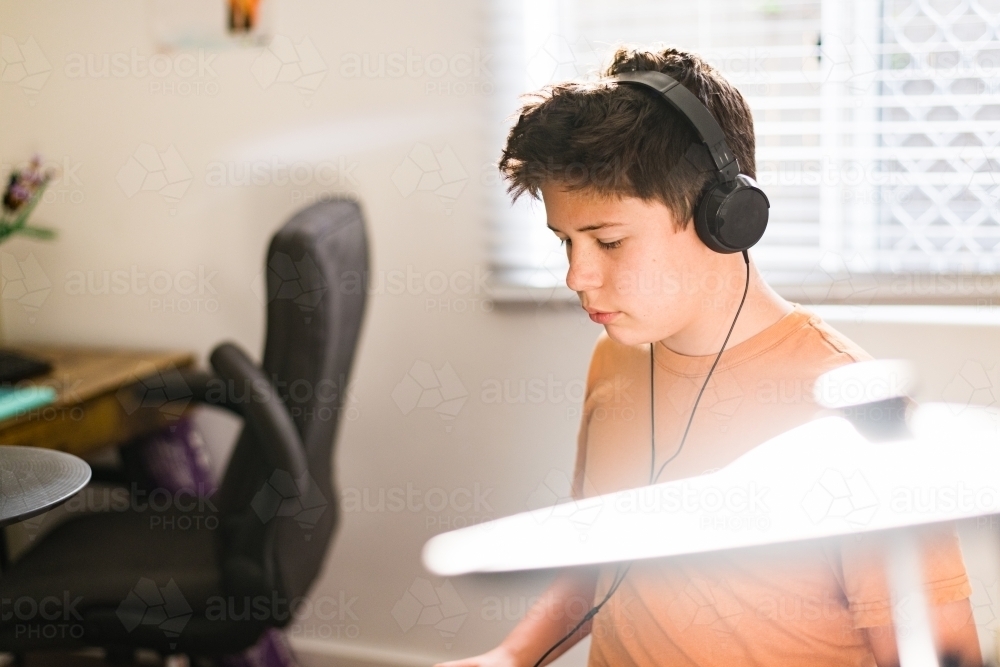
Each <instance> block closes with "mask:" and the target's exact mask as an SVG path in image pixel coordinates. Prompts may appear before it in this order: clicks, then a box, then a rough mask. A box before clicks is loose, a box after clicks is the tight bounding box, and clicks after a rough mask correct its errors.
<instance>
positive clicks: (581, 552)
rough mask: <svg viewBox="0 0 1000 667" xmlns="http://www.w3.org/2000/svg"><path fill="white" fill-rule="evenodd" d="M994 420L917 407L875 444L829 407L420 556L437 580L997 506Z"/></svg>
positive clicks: (882, 525)
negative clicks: (694, 473) (753, 440)
mask: <svg viewBox="0 0 1000 667" xmlns="http://www.w3.org/2000/svg"><path fill="white" fill-rule="evenodd" d="M997 416H998V413H997V412H996V411H990V410H984V409H980V408H973V407H968V406H951V405H948V404H924V405H922V406H920V407H919V408H918V409H917V410H916V411H915V412H914V414H913V415H912V416H911V418H910V420H909V427H910V429H911V430H912V431H913V437H907V438H905V439H897V440H893V441H889V442H877V443H873V442H871V441H869V440H867V439H866V438H865V437H863V436H862V435H861V434H860V433H859V432H858V431H857V430H856V429H855V428H854V426H853V425H852V424H851V423H850V422H849V421H848V420H847V419H845V418H842V417H825V418H822V419H818V420H816V421H812V422H808V423H806V424H803V425H802V426H799V427H797V428H795V429H792V430H791V431H788V432H787V433H783V434H782V435H780V436H778V437H776V438H773V439H771V440H769V441H767V442H765V443H763V444H761V445H759V446H758V447H755V448H754V449H753V450H751V451H750V452H748V453H747V454H745V455H743V456H742V457H740V458H739V459H737V460H736V461H734V462H733V463H731V464H730V465H728V466H726V467H725V468H723V469H721V470H719V471H717V472H714V473H711V474H708V475H702V476H698V477H691V478H687V479H682V480H676V481H672V482H666V483H663V484H657V485H654V486H647V487H640V488H637V489H631V490H626V491H621V492H618V493H612V494H607V495H604V496H597V497H594V498H589V499H585V500H581V501H576V502H569V503H564V504H561V505H556V506H554V507H550V508H544V509H539V510H535V511H532V512H525V513H522V514H516V515H513V516H509V517H506V518H502V519H498V520H496V521H490V522H488V523H482V524H478V525H476V526H471V527H468V528H463V529H460V530H455V531H452V532H449V533H444V534H441V535H438V536H436V537H434V538H432V539H431V540H429V541H428V542H427V544H426V545H425V546H424V552H423V558H424V564H425V565H426V566H427V568H428V569H429V570H431V571H432V572H434V573H436V574H438V575H442V576H450V575H456V574H463V573H469V572H501V571H510V570H529V569H540V568H552V567H563V566H572V565H587V564H596V563H607V562H615V561H629V560H636V559H643V558H654V557H661V556H672V555H681V554H691V553H703V552H708V551H717V550H723V549H734V548H740V547H749V546H759V545H765V544H777V543H784V542H792V541H798V540H807V539H814V538H822V537H830V536H836V535H847V534H851V533H863V532H870V531H876V530H884V529H889V528H900V527H906V526H915V525H920V524H928V523H937V522H941V521H951V520H956V519H964V518H969V517H976V516H984V515H990V514H1000V435H998V425H1000V420H998V418H997Z"/></svg>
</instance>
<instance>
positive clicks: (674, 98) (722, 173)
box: [608, 70, 740, 182]
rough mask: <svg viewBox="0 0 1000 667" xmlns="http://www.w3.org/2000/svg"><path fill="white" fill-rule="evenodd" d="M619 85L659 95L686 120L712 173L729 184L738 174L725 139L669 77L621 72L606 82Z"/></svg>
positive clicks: (705, 109)
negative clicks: (705, 150)
mask: <svg viewBox="0 0 1000 667" xmlns="http://www.w3.org/2000/svg"><path fill="white" fill-rule="evenodd" d="M608 80H609V81H616V82H618V83H634V84H639V85H642V86H646V87H648V88H652V89H653V90H655V91H656V92H658V93H660V94H661V95H662V96H663V98H664V99H665V100H667V102H669V103H670V106H672V107H674V108H675V109H676V110H677V111H679V112H680V113H681V115H682V116H684V117H685V118H687V119H688V121H689V122H690V123H691V125H692V126H693V127H694V130H695V132H696V133H697V134H698V138H699V139H701V142H702V143H703V144H705V147H706V148H708V154H709V155H710V156H711V157H712V162H713V163H714V164H715V170H716V171H717V172H719V177H720V179H721V180H723V181H726V182H728V181H732V180H733V179H734V178H736V176H737V174H739V173H740V165H739V162H738V161H737V159H736V156H735V155H733V151H732V150H731V149H730V148H729V144H728V143H727V142H726V135H725V133H724V132H723V131H722V128H721V127H720V126H719V122H718V121H717V120H715V117H714V116H713V115H712V112H710V111H709V110H708V107H706V106H705V105H704V104H703V103H702V101H701V100H699V99H698V98H697V97H696V96H695V95H694V93H692V92H691V91H690V90H688V89H687V88H685V87H684V86H682V85H681V84H680V82H679V81H677V79H675V78H673V77H672V76H670V75H669V74H664V73H663V72H657V71H652V70H644V71H641V72H622V73H620V74H617V75H615V76H612V77H610V78H609V79H608Z"/></svg>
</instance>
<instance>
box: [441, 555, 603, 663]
mask: <svg viewBox="0 0 1000 667" xmlns="http://www.w3.org/2000/svg"><path fill="white" fill-rule="evenodd" d="M596 586H597V571H596V570H594V569H587V570H574V571H571V572H564V573H562V574H560V575H559V576H558V577H557V578H556V580H555V581H553V582H552V584H551V585H550V586H549V587H548V588H547V589H546V590H545V592H544V593H543V594H542V596H541V598H540V599H539V600H538V602H536V603H535V604H534V605H533V606H532V607H531V609H529V610H528V613H527V615H526V616H525V617H524V618H523V619H521V621H520V623H518V624H517V626H516V627H515V628H514V629H513V630H511V632H510V634H509V635H507V638H506V639H504V640H503V641H502V642H501V643H500V645H499V646H497V647H496V648H495V649H493V650H492V651H489V652H487V653H483V654H482V655H478V656H475V657H473V658H466V659H465V660H455V661H452V662H445V663H441V664H439V665H436V667H532V665H534V664H535V663H536V662H538V659H539V658H541V657H542V654H543V653H545V652H546V651H547V650H549V648H550V647H551V646H552V645H553V644H555V643H556V642H557V641H559V640H560V639H562V638H563V637H564V636H565V635H566V633H567V632H569V631H570V630H572V629H573V626H575V625H576V624H577V623H579V622H580V619H582V618H583V617H584V616H585V615H586V613H587V612H588V611H590V608H591V607H592V606H593V604H594V591H595V588H596ZM590 625H591V624H590V622H587V623H586V624H585V625H584V626H583V627H581V628H580V629H579V630H578V631H577V632H576V633H575V634H574V635H573V636H572V637H570V638H569V639H567V640H566V641H565V642H563V643H562V644H561V645H560V646H559V648H557V649H556V650H554V651H552V653H550V654H549V657H548V658H547V659H546V660H545V663H544V664H546V665H547V664H549V663H551V662H552V661H553V660H555V659H556V658H557V657H559V656H560V655H562V654H563V653H565V652H566V651H568V650H569V649H570V647H572V646H573V645H574V644H576V643H577V642H578V641H580V640H581V639H582V638H584V637H586V636H587V634H589V633H590Z"/></svg>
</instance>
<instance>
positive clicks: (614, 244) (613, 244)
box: [597, 239, 622, 250]
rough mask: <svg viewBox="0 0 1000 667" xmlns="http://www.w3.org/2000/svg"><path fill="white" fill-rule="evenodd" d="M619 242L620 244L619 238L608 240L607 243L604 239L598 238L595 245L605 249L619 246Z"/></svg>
mask: <svg viewBox="0 0 1000 667" xmlns="http://www.w3.org/2000/svg"><path fill="white" fill-rule="evenodd" d="M621 244H622V242H621V240H618V241H609V242H607V243H605V242H604V241H601V240H600V239H598V240H597V245H599V246H601V247H602V248H604V249H605V250H613V249H615V248H617V247H619V246H621Z"/></svg>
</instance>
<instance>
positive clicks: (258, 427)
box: [207, 343, 308, 481]
mask: <svg viewBox="0 0 1000 667" xmlns="http://www.w3.org/2000/svg"><path fill="white" fill-rule="evenodd" d="M209 362H210V363H211V364H212V368H214V369H215V372H216V373H217V374H218V380H217V382H216V383H213V382H211V381H209V383H208V387H207V389H208V392H209V395H211V392H212V390H213V389H215V390H216V393H221V394H222V395H223V397H224V399H225V400H224V403H225V406H226V407H227V408H228V409H230V410H235V411H237V412H238V413H239V414H241V415H242V416H243V420H244V422H245V423H246V424H247V426H249V427H250V429H251V430H252V431H253V432H254V434H255V435H256V436H257V438H256V439H257V442H258V443H259V444H260V446H261V454H262V455H263V456H264V460H265V461H267V463H268V465H269V466H271V467H273V468H274V469H276V470H284V471H286V472H288V473H289V474H290V475H291V476H292V479H295V480H296V481H298V480H304V478H305V476H306V474H307V473H308V467H307V466H306V458H305V448H304V447H303V445H302V439H301V438H300V437H299V430H298V428H296V426H295V422H294V421H293V420H292V416H291V415H290V414H289V413H288V408H287V407H286V406H285V402H284V401H283V400H282V398H281V396H280V395H279V394H278V392H277V390H276V389H275V388H274V385H273V384H271V381H270V379H268V377H267V376H266V375H264V372H263V371H262V370H261V369H260V367H258V366H257V365H256V364H254V363H253V361H251V360H250V357H248V356H247V355H246V353H245V352H243V350H241V349H240V348H238V347H237V346H236V345H234V344H232V343H222V344H221V345H219V346H217V347H216V348H215V350H213V351H212V355H211V356H210V357H209Z"/></svg>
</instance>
